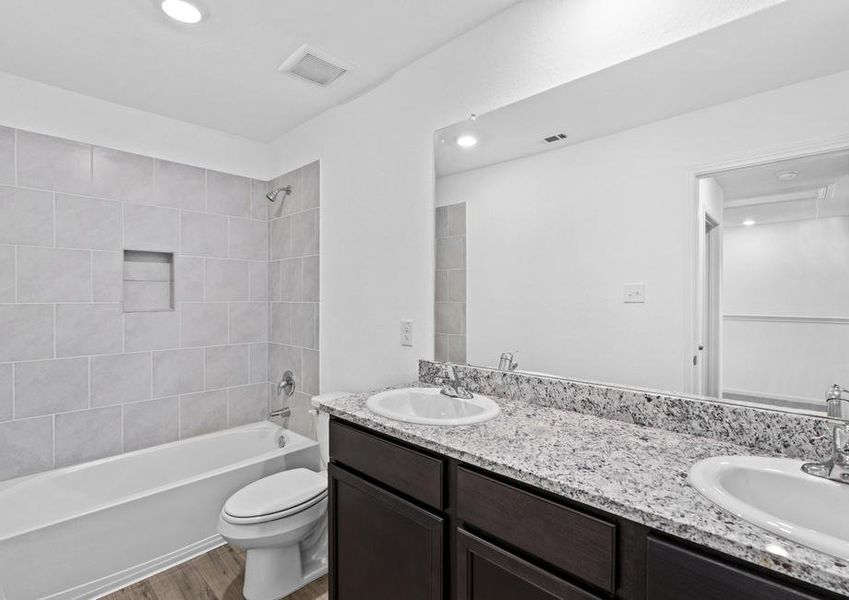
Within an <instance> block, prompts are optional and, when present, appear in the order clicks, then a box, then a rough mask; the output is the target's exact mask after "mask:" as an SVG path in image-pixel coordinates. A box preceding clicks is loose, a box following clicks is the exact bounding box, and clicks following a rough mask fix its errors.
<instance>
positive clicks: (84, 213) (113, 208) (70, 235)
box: [56, 194, 122, 250]
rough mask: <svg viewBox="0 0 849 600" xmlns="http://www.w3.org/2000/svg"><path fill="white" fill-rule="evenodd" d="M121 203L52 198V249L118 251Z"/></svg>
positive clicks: (66, 196)
mask: <svg viewBox="0 0 849 600" xmlns="http://www.w3.org/2000/svg"><path fill="white" fill-rule="evenodd" d="M121 243H122V238H121V203H120V202H114V201H111V200H96V199H94V198H85V197H83V196H68V195H66V194H56V245H57V246H61V247H64V248H91V249H94V250H120V249H121Z"/></svg>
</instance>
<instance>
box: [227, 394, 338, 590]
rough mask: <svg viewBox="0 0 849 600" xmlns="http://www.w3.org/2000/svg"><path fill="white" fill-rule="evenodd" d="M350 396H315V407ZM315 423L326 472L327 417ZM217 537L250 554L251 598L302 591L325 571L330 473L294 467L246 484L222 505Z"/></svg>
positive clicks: (248, 579) (247, 578)
mask: <svg viewBox="0 0 849 600" xmlns="http://www.w3.org/2000/svg"><path fill="white" fill-rule="evenodd" d="M347 395H348V394H343V393H332V394H322V395H321V396H316V397H314V398H313V399H312V403H313V407H314V408H317V407H318V402H319V401H320V400H321V399H325V398H327V399H331V398H338V397H342V396H347ZM314 419H315V420H316V434H317V437H318V442H319V447H320V450H321V462H322V466H323V468H325V469H326V466H327V461H328V460H329V439H328V438H329V432H328V419H329V418H328V416H327V415H326V414H324V413H317V414H316V415H315V416H314ZM218 533H220V534H221V536H222V537H223V538H224V539H225V540H227V542H228V543H229V544H231V545H233V546H235V547H237V548H242V549H243V550H246V552H247V558H246V565H245V585H244V588H243V594H244V596H245V598H246V599H247V600H277V599H279V598H282V597H284V596H287V595H289V594H291V593H292V592H294V591H295V590H298V589H300V588H301V587H303V586H305V585H306V584H308V583H309V582H310V581H312V580H314V579H317V578H318V577H321V576H322V575H324V574H325V573H326V572H327V471H326V470H322V471H318V472H316V471H312V470H310V469H290V470H287V471H282V472H280V473H275V474H274V475H270V476H268V477H264V478H262V479H260V480H258V481H255V482H253V483H251V484H249V485H247V486H245V487H244V488H242V489H241V490H239V491H238V492H236V493H235V494H233V495H232V496H230V498H229V499H228V500H227V502H225V503H224V507H223V508H222V509H221V513H220V516H219V518H218Z"/></svg>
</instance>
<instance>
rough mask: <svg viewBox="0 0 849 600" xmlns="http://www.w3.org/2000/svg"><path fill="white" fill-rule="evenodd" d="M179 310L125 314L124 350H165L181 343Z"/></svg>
mask: <svg viewBox="0 0 849 600" xmlns="http://www.w3.org/2000/svg"><path fill="white" fill-rule="evenodd" d="M179 323H180V319H179V317H178V315H177V311H167V312H149V313H128V314H126V315H124V350H125V351H127V352H137V351H141V350H164V349H166V348H176V347H177V346H179V345H180V330H179Z"/></svg>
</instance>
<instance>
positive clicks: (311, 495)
mask: <svg viewBox="0 0 849 600" xmlns="http://www.w3.org/2000/svg"><path fill="white" fill-rule="evenodd" d="M325 498H327V473H326V472H322V473H317V472H315V471H311V470H309V469H290V470H288V471H282V472H280V473H276V474H274V475H270V476H269V477H264V478H263V479H260V480H259V481H255V482H253V483H251V484H250V485H248V486H246V487H244V488H242V489H241V490H239V491H238V492H236V493H235V494H233V495H232V496H231V497H230V499H229V500H227V502H226V504H225V505H224V509H223V510H222V511H221V518H222V519H223V520H225V521H227V522H228V523H233V524H236V525H248V524H253V523H267V522H269V521H275V520H277V519H282V518H284V517H289V516H292V515H295V514H298V513H300V512H303V511H305V510H307V509H309V508H310V507H312V506H315V505H316V504H318V503H319V502H321V501H322V500H324V499H325Z"/></svg>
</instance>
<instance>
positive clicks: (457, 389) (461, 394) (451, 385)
mask: <svg viewBox="0 0 849 600" xmlns="http://www.w3.org/2000/svg"><path fill="white" fill-rule="evenodd" d="M445 374H446V375H447V377H445V378H443V379H442V389H441V390H439V393H440V394H442V395H443V396H448V397H449V398H462V399H463V400H471V399H472V398H474V394H472V393H471V392H470V391H469V390H467V389H466V388H464V387H463V386H462V385H460V378H459V377H457V371H456V370H455V369H454V365H452V364H451V363H445Z"/></svg>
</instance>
